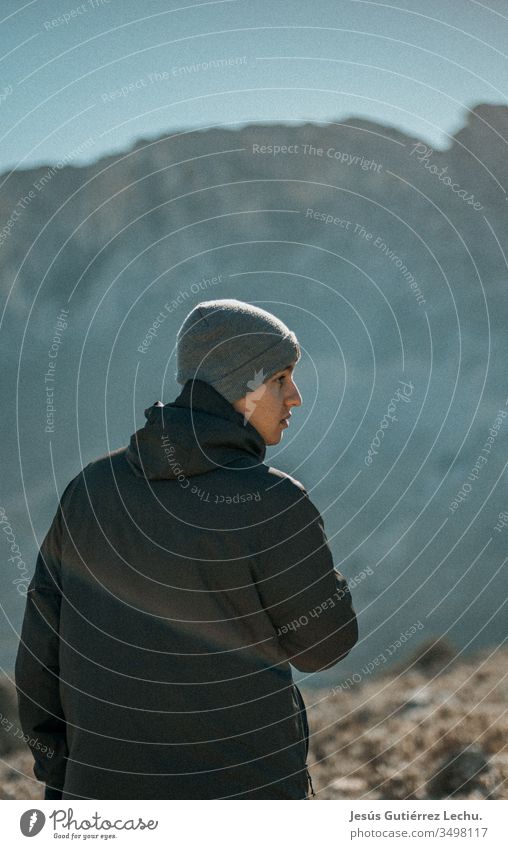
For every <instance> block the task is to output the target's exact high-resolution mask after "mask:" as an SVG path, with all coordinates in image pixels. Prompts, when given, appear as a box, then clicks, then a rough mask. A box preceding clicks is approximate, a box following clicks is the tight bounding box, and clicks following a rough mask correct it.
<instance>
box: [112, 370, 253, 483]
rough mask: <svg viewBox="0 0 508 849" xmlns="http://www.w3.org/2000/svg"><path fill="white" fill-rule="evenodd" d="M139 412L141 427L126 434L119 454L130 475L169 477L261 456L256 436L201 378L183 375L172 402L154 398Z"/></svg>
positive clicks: (244, 463) (247, 462)
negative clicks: (123, 450) (143, 419)
mask: <svg viewBox="0 0 508 849" xmlns="http://www.w3.org/2000/svg"><path fill="white" fill-rule="evenodd" d="M145 417H146V419H147V422H146V424H145V426H144V427H142V428H141V429H140V430H137V431H136V432H135V433H133V434H132V436H131V439H130V443H129V445H128V446H127V449H126V455H125V456H126V459H127V462H128V463H129V465H130V466H131V468H132V469H133V471H134V473H135V474H136V475H139V476H143V477H145V478H148V479H150V480H162V479H167V480H174V479H176V478H178V477H179V476H180V475H182V474H183V475H185V477H192V476H193V475H201V474H203V473H204V472H210V471H212V470H213V469H216V468H220V467H221V466H225V465H233V464H235V461H241V462H240V465H242V466H257V465H259V464H260V463H262V462H263V460H264V457H265V453H266V444H265V442H264V440H263V438H262V436H261V435H260V434H259V433H258V431H257V430H256V429H255V428H254V427H253V426H252V425H251V424H250V422H246V423H245V424H244V418H243V414H242V413H238V412H237V411H236V410H235V408H234V407H233V405H232V404H230V403H229V401H227V399H226V398H224V396H223V395H221V394H220V392H217V390H216V389H214V387H213V386H212V385H211V384H209V383H206V382H205V381H202V380H188V381H187V383H186V384H185V386H184V387H183V389H182V391H181V393H180V395H179V396H178V397H177V398H176V399H175V400H174V401H172V402H171V403H169V404H163V403H162V402H161V401H156V402H155V403H154V404H152V406H151V407H148V408H147V409H146V410H145Z"/></svg>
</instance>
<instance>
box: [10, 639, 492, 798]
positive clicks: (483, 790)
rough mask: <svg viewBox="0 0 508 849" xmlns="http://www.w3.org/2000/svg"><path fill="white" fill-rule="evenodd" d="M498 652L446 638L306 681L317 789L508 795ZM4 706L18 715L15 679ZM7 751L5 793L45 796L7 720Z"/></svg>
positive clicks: (388, 794)
mask: <svg viewBox="0 0 508 849" xmlns="http://www.w3.org/2000/svg"><path fill="white" fill-rule="evenodd" d="M489 654H490V652H483V653H481V654H477V655H475V656H473V657H469V658H468V659H467V660H466V661H463V662H460V661H458V662H450V660H451V657H452V656H453V652H452V651H451V650H450V649H449V648H448V647H447V646H446V645H443V644H441V645H438V646H436V647H434V649H432V651H429V652H426V653H425V651H423V650H422V648H420V650H419V653H418V656H417V659H416V660H415V662H414V663H413V665H412V667H411V668H408V667H409V665H410V664H411V661H410V662H409V664H408V663H406V664H405V667H404V668H401V669H400V670H393V669H392V670H390V672H389V673H386V674H384V675H380V676H378V677H376V678H374V677H372V678H371V679H369V680H367V681H363V682H361V683H360V684H358V685H353V686H352V688H351V689H350V690H346V691H340V692H338V693H335V694H333V693H331V692H330V690H311V689H307V690H305V689H304V688H301V689H302V692H303V695H304V698H305V702H306V704H307V711H308V717H309V726H310V733H311V740H310V753H309V767H310V771H311V775H312V779H313V784H314V790H315V793H316V797H315V798H316V799H318V800H319V799H362V798H363V799H440V798H447V797H450V798H455V799H508V781H507V779H508V750H507V743H506V741H507V739H508V715H507V710H508V674H507V673H508V650H506V649H498V650H496V651H495V653H494V654H493V655H492V656H491V657H490V658H489V659H488V660H487V659H486V658H487V657H488V655H489ZM447 664H449V665H448V667H447V668H444V667H446V665H447ZM0 710H1V711H2V714H3V715H10V716H11V717H12V691H9V690H8V689H7V688H1V687H0ZM465 749H466V750H467V751H466V753H465V754H464V753H463V754H460V752H464V750H465ZM0 755H1V757H2V763H1V764H0V799H40V798H42V796H43V786H42V785H41V784H40V783H39V782H37V781H35V779H34V777H33V771H32V764H33V760H32V757H31V755H30V752H29V751H28V750H27V748H26V746H25V745H24V744H22V743H21V744H20V743H19V741H17V740H16V739H15V738H14V737H13V734H12V733H7V732H6V731H5V729H2V728H0ZM456 755H459V756H458V757H456V758H455V756H456ZM450 758H455V760H454V762H453V763H452V764H451V765H450V764H449V765H446V760H447V759H450Z"/></svg>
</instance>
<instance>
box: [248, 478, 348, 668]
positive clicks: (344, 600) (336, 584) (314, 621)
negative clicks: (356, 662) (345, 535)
mask: <svg viewBox="0 0 508 849" xmlns="http://www.w3.org/2000/svg"><path fill="white" fill-rule="evenodd" d="M288 486H290V487H291V489H292V498H291V504H290V506H289V508H288V509H287V510H284V511H283V510H280V511H279V513H278V515H277V516H276V517H275V518H274V519H273V520H271V521H270V527H269V528H267V533H266V535H265V534H263V535H262V537H263V546H262V547H263V552H262V554H261V555H260V557H259V558H257V559H256V562H257V564H258V566H257V572H256V584H257V588H258V593H259V595H260V598H261V602H262V604H263V607H264V608H265V610H266V612H267V614H268V616H269V617H270V619H271V621H272V624H273V627H274V629H275V631H276V634H277V637H278V640H279V643H280V645H281V646H282V648H283V649H284V651H285V653H286V655H287V657H288V660H289V661H290V662H291V663H292V664H293V666H295V667H296V668H297V669H299V670H300V671H301V672H319V671H320V670H323V669H329V668H331V667H332V666H335V664H336V663H338V662H339V661H340V660H342V659H343V658H344V657H346V655H347V654H349V652H350V651H351V649H352V648H353V646H354V645H355V643H356V642H357V640H358V625H357V621H356V614H355V611H354V609H353V605H352V600H351V594H350V592H349V588H348V585H347V581H346V579H345V577H344V576H343V575H342V574H341V573H340V572H339V571H338V570H337V569H335V568H334V565H333V558H332V553H331V551H330V548H329V547H328V539H327V537H326V533H325V529H324V526H323V521H322V518H321V515H320V513H319V511H318V510H317V508H316V507H315V506H314V504H313V503H312V501H311V500H310V498H309V497H308V495H307V491H306V490H305V488H304V487H303V486H302V485H301V484H299V486H298V488H297V487H295V485H294V484H291V483H288ZM300 487H301V489H300ZM274 538H275V540H276V542H275V544H274Z"/></svg>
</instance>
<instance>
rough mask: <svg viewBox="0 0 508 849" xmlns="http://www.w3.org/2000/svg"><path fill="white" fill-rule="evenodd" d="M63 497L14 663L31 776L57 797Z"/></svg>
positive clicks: (61, 733) (62, 759) (61, 772)
mask: <svg viewBox="0 0 508 849" xmlns="http://www.w3.org/2000/svg"><path fill="white" fill-rule="evenodd" d="M69 486H70V484H69ZM66 491H67V490H66ZM64 495H65V492H64ZM64 495H63V496H62V499H61V501H60V504H59V506H58V510H57V512H56V515H55V517H54V519H53V522H52V524H51V527H50V529H49V531H48V533H47V534H46V537H45V538H44V540H43V543H42V545H41V547H40V550H39V553H38V557H37V562H36V566H35V573H34V576H33V578H32V580H31V582H30V584H29V586H28V590H27V598H26V606H25V613H24V618H23V625H22V629H21V640H20V643H19V646H18V652H17V655H16V663H15V680H16V693H17V700H18V712H19V719H20V723H21V728H22V730H23V732H24V734H25V735H26V736H27V737H28V740H27V744H28V746H29V747H30V750H31V752H32V755H33V758H34V761H35V763H34V768H33V770H34V775H35V777H36V778H37V779H38V780H39V781H44V782H45V783H46V784H47V785H48V788H49V790H48V788H47V789H46V792H50V793H51V792H59V791H61V789H62V788H63V786H64V781H65V769H66V756H67V755H68V749H67V739H66V723H65V717H64V714H63V710H62V706H61V703H60V693H59V683H60V682H59V659H58V656H59V652H58V646H59V623H60V603H61V582H60V575H61V572H60V566H61V544H62V533H63V517H62V502H63V498H64ZM45 798H57V797H54V796H49V797H45Z"/></svg>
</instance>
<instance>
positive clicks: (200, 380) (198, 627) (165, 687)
mask: <svg viewBox="0 0 508 849" xmlns="http://www.w3.org/2000/svg"><path fill="white" fill-rule="evenodd" d="M300 356H301V349H300V345H299V343H298V340H297V338H296V336H295V334H294V333H293V332H292V331H290V330H289V329H288V327H287V326H286V325H285V324H284V323H283V322H282V321H281V320H279V319H278V318H277V317H276V316H274V315H272V314H271V313H269V312H267V311H265V310H263V309H261V308H259V307H256V306H254V305H252V304H248V303H246V302H243V301H239V300H237V299H222V300H215V301H203V302H201V303H199V304H198V305H197V306H196V307H195V308H194V309H193V310H191V312H190V313H189V314H188V316H187V317H186V319H185V321H184V323H183V325H182V326H181V328H180V330H179V332H178V337H177V373H176V378H177V381H178V383H179V384H180V385H181V386H183V388H182V390H181V393H180V394H179V395H178V397H177V398H176V399H175V400H174V401H172V402H170V403H167V404H163V403H162V402H161V401H157V402H156V403H155V404H153V405H152V406H151V407H149V408H147V409H146V410H145V417H146V419H147V421H146V423H145V425H144V427H142V428H140V429H139V430H137V431H136V432H135V433H134V434H133V435H132V437H131V439H130V442H129V444H128V445H127V446H125V447H123V448H120V449H117V450H115V451H113V452H111V453H109V454H106V455H104V456H102V457H99V458H98V459H96V460H94V461H92V462H91V463H89V464H88V465H87V466H85V467H84V468H83V469H82V471H81V472H80V473H79V474H78V475H77V476H76V477H75V478H74V479H73V480H72V481H71V482H70V483H69V484H68V485H67V487H66V488H65V490H64V492H63V494H62V496H61V499H60V502H59V505H58V509H57V512H56V515H55V517H54V519H53V522H52V524H51V527H50V529H49V531H48V533H47V535H46V537H45V538H44V540H43V542H42V545H41V547H40V550H39V554H38V557H37V562H36V568H35V574H34V576H33V578H32V580H31V583H30V586H29V589H28V594H27V600H26V609H25V615H24V619H23V625H22V632H21V639H20V644H19V649H18V653H17V656H16V666H15V678H16V689H17V696H18V707H19V716H20V722H21V726H22V728H23V731H24V732H25V733H26V734H27V735H28V736H29V737H30V738H31V739H30V743H29V745H30V748H31V750H32V754H33V757H34V775H35V777H36V778H37V779H38V780H39V781H41V782H44V783H45V785H46V789H45V798H46V799H57V798H61V799H306V798H309V796H308V794H309V793H311V792H312V793H313V792H314V791H313V788H312V782H311V779H310V773H309V770H308V764H307V757H308V748H309V726H308V722H307V716H306V710H305V704H304V702H303V699H302V696H301V693H300V691H299V689H298V687H297V686H296V684H295V683H294V681H293V675H292V670H291V665H293V666H294V667H295V668H296V669H297V670H300V671H303V672H307V673H314V672H319V671H320V670H325V669H329V668H331V667H332V666H334V665H335V664H336V663H338V662H339V661H340V660H341V659H342V658H344V657H345V656H346V655H347V654H348V652H349V651H350V650H351V648H352V647H353V646H354V644H355V642H356V641H357V639H358V628H357V621H356V615H355V612H354V609H353V606H352V600H351V595H350V592H349V589H348V586H347V582H346V579H345V578H344V576H343V575H341V573H340V572H339V571H338V570H336V569H335V568H334V566H333V561H332V554H331V551H330V549H329V546H328V540H327V537H326V534H325V531H324V526H323V521H322V518H321V515H320V513H319V511H318V509H317V508H316V506H315V505H314V504H313V502H312V501H311V499H310V498H309V495H308V493H307V490H306V489H305V487H304V486H303V484H302V483H301V482H300V481H298V480H297V479H296V478H294V477H292V476H291V475H290V474H286V473H285V472H283V471H281V470H279V469H276V468H274V467H271V466H269V465H267V464H266V463H265V462H264V459H265V453H266V448H267V446H273V445H277V444H278V443H279V442H280V440H281V437H282V433H283V431H284V430H286V429H287V427H288V426H289V419H290V416H291V415H292V411H293V410H294V409H296V408H297V407H299V406H300V405H301V403H302V399H301V396H300V393H299V390H298V388H297V386H296V383H295V382H294V370H295V367H296V365H297V363H298V361H299V359H300ZM309 784H310V787H309ZM314 795H315V794H314Z"/></svg>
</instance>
